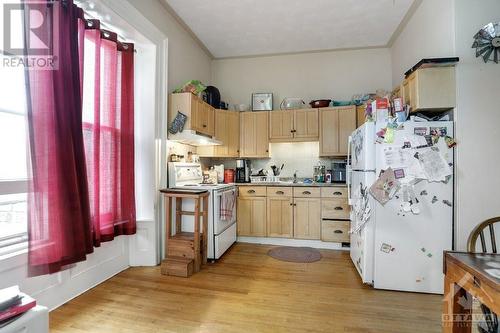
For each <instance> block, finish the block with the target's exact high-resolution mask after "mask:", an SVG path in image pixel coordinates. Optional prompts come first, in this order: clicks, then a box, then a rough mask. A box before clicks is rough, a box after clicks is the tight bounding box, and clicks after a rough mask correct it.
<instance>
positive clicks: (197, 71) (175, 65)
mask: <svg viewBox="0 0 500 333" xmlns="http://www.w3.org/2000/svg"><path fill="white" fill-rule="evenodd" d="M127 1H128V2H129V3H130V4H131V5H133V6H134V7H135V8H137V10H139V11H140V12H141V13H142V14H143V15H144V16H145V17H147V19H148V20H149V21H151V22H152V23H153V24H154V25H155V26H156V27H157V28H158V29H159V30H160V31H161V32H163V33H164V34H165V35H166V36H167V37H168V68H169V71H168V90H169V91H172V90H174V89H175V88H177V87H178V86H180V85H182V84H183V83H185V82H186V81H188V80H192V79H198V80H201V81H202V82H203V83H210V67H211V60H212V59H211V57H210V56H209V55H208V54H207V53H206V52H205V51H204V50H203V49H202V48H201V47H200V45H199V44H198V43H197V41H196V40H195V39H194V38H193V37H192V36H191V35H190V34H189V33H188V32H187V31H186V30H185V29H184V28H183V27H182V26H181V25H180V24H179V22H178V21H177V20H176V19H175V18H174V17H173V16H172V15H171V14H170V13H169V12H168V11H167V10H166V9H165V8H164V7H163V5H162V4H161V3H160V1H164V0H127Z"/></svg>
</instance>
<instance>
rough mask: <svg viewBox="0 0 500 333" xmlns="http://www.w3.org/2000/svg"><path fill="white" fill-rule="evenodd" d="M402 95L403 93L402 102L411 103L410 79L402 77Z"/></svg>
mask: <svg viewBox="0 0 500 333" xmlns="http://www.w3.org/2000/svg"><path fill="white" fill-rule="evenodd" d="M401 89H402V95H403V103H404V104H408V105H411V97H410V81H408V79H404V80H403V83H402V84H401Z"/></svg>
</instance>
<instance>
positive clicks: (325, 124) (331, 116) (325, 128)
mask: <svg viewBox="0 0 500 333" xmlns="http://www.w3.org/2000/svg"><path fill="white" fill-rule="evenodd" d="M319 117H320V119H319V126H320V129H319V155H320V156H334V155H337V154H338V152H339V132H338V130H339V113H338V112H337V110H336V109H320V110H319Z"/></svg>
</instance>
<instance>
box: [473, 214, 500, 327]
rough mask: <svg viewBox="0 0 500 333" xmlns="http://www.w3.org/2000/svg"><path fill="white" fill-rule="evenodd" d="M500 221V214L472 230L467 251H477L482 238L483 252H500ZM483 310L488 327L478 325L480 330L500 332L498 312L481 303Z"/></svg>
mask: <svg viewBox="0 0 500 333" xmlns="http://www.w3.org/2000/svg"><path fill="white" fill-rule="evenodd" d="M498 222H500V216H498V217H494V218H491V219H488V220H486V221H484V222H482V223H480V224H479V225H478V226H476V227H475V228H474V230H472V232H471V233H470V235H469V240H468V241H467V251H468V252H471V253H475V252H477V251H476V248H477V239H478V238H479V239H480V240H481V250H482V253H495V254H496V253H498V252H497V243H496V237H495V224H496V223H498ZM486 229H488V234H489V236H490V244H489V245H490V246H491V251H489V250H488V244H487V243H486V236H485V230H486ZM481 310H482V311H483V314H484V315H485V318H486V328H484V327H482V326H480V325H478V329H479V332H481V333H497V332H499V325H498V317H497V314H495V313H493V312H491V310H490V309H489V308H488V307H487V306H485V305H483V304H481Z"/></svg>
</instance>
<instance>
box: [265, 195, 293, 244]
mask: <svg viewBox="0 0 500 333" xmlns="http://www.w3.org/2000/svg"><path fill="white" fill-rule="evenodd" d="M267 236H268V237H283V238H292V237H293V201H292V198H291V197H283V198H267Z"/></svg>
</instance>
